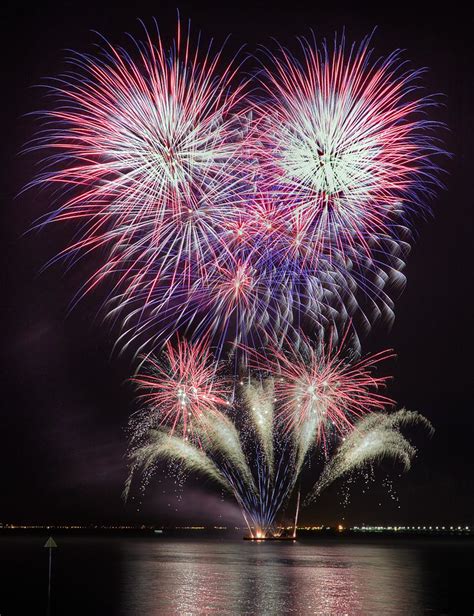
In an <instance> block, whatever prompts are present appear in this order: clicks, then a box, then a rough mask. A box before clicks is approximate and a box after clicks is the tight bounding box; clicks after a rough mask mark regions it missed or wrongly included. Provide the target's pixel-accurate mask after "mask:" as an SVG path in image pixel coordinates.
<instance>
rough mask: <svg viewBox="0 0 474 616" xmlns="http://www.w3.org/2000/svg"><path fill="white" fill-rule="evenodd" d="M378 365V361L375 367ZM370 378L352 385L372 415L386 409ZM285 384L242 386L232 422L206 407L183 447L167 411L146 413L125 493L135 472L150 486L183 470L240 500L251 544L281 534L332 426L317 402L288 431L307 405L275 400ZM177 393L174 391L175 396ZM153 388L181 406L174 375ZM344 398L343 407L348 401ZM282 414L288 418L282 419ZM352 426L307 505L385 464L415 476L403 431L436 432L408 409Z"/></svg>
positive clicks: (358, 372) (138, 420) (139, 419)
mask: <svg viewBox="0 0 474 616" xmlns="http://www.w3.org/2000/svg"><path fill="white" fill-rule="evenodd" d="M369 362H370V360H368V361H367V364H368V363H369ZM375 362H376V359H375V358H372V360H371V363H375ZM337 373H338V368H337V367H334V366H333V367H332V374H333V376H334V377H335V376H336V374H337ZM366 373H367V368H366V366H362V367H357V366H354V367H353V368H352V370H351V374H352V376H351V379H352V381H353V383H355V384H356V386H358V387H359V388H360V391H362V390H363V391H364V398H365V405H366V406H367V409H368V408H370V407H371V406H372V407H377V406H378V405H379V404H380V396H378V395H377V394H376V393H374V392H373V391H371V389H372V388H373V387H374V386H375V384H376V380H374V381H373V383H370V384H369V381H368V380H365V385H361V383H360V381H361V377H362V378H364V377H365V376H366ZM339 375H340V378H341V381H342V380H344V385H341V390H343V389H347V390H348V392H350V391H351V385H350V384H349V380H350V379H349V378H348V374H347V369H345V368H344V367H339ZM280 379H281V377H280V376H278V377H277V378H276V379H275V378H274V377H268V378H267V379H266V380H265V381H252V380H249V381H248V382H245V383H243V384H242V385H240V386H239V391H238V395H237V400H236V401H235V404H234V405H233V408H232V409H230V416H229V413H227V414H224V413H223V412H221V411H215V410H214V409H213V410H208V409H206V408H205V407H204V406H203V410H202V412H201V413H200V414H199V415H197V416H195V417H194V419H193V427H192V429H190V430H189V431H188V434H187V436H186V437H185V438H184V439H183V438H181V437H180V436H177V435H175V434H174V432H175V419H174V418H173V419H170V418H169V415H167V410H166V408H164V407H163V406H161V405H158V406H154V405H153V404H151V406H150V407H149V408H144V409H143V410H142V411H141V412H139V413H138V414H137V415H136V416H135V417H134V418H133V419H132V428H133V432H132V448H131V451H130V460H131V471H130V476H129V478H128V481H127V485H126V492H127V493H128V490H129V489H130V485H131V483H132V479H133V475H134V474H135V473H136V472H138V471H142V472H144V473H145V474H146V476H147V477H148V479H149V477H150V473H152V472H153V471H154V470H155V468H156V466H157V465H158V464H159V463H160V462H168V463H178V464H179V465H180V467H181V468H182V469H184V470H186V471H192V472H195V473H199V474H200V475H201V476H206V477H208V478H209V479H211V480H212V481H214V482H216V483H217V484H218V485H219V486H220V487H223V488H224V489H225V490H226V491H227V492H229V493H230V494H232V495H233V496H234V498H235V500H236V501H237V503H238V504H239V505H240V507H241V510H242V513H243V517H244V520H245V522H246V524H247V526H248V530H249V533H250V537H251V538H265V537H269V536H274V533H275V532H278V531H277V528H276V526H277V524H276V520H277V515H278V513H279V512H280V510H281V508H282V506H283V505H284V504H285V503H286V502H287V500H288V498H289V496H290V495H291V493H292V491H293V489H294V487H295V485H296V483H297V481H298V478H299V476H300V473H301V471H302V469H303V466H304V463H305V461H306V459H307V458H308V457H310V456H311V455H312V454H315V453H316V452H317V451H318V442H319V435H320V433H321V431H322V428H323V427H326V428H327V426H328V424H330V423H332V422H331V419H330V418H329V417H328V413H327V408H328V407H329V406H330V405H329V404H328V402H327V400H326V399H325V398H324V397H321V398H319V397H318V398H315V399H314V400H313V402H312V405H313V409H312V411H311V414H310V415H309V416H308V417H306V418H305V419H304V420H302V422H301V424H298V423H292V424H291V425H290V426H289V427H288V425H287V424H286V423H285V419H284V418H285V417H286V415H287V414H288V412H289V411H288V406H289V404H291V405H292V406H293V413H294V414H297V415H299V414H300V409H299V406H300V404H299V402H298V398H293V400H292V402H291V403H288V401H287V400H284V401H283V403H282V401H281V399H280V398H279V397H278V395H277V394H276V393H275V391H276V389H277V388H276V383H277V382H278V381H280ZM145 382H147V381H146V379H145ZM170 386H171V387H174V388H175V391H174V393H173V392H171V391H170V390H169V388H170ZM147 387H149V385H147ZM154 388H155V389H156V390H157V391H158V392H159V393H160V394H161V392H162V391H166V392H169V394H168V395H169V396H170V398H171V399H172V397H173V396H174V399H176V400H179V399H180V398H181V393H180V392H181V389H180V388H179V386H176V384H175V381H174V379H173V375H172V374H171V373H170V375H169V377H168V379H166V377H164V379H163V380H162V381H160V382H156V383H155V384H154ZM360 391H359V393H360ZM229 398H230V391H229ZM341 398H342V399H344V393H341ZM279 407H283V410H282V411H279V410H278V408H279ZM178 415H180V413H179V412H178ZM150 416H151V417H155V425H152V424H150ZM353 419H354V418H353V417H351V413H350V409H349V410H348V412H347V416H346V420H345V422H344V424H343V427H342V428H341V432H340V434H339V435H338V436H339V438H334V437H335V434H334V433H333V434H332V438H331V443H326V445H327V449H328V450H331V455H327V456H326V458H325V459H326V460H327V461H326V464H325V466H324V468H323V470H322V472H321V475H320V478H319V479H318V481H317V482H316V484H315V485H314V487H313V488H312V490H311V491H310V492H309V494H308V496H307V498H306V502H307V503H310V502H311V501H312V500H314V499H315V498H316V497H317V496H319V494H320V493H321V492H322V491H323V490H324V489H325V488H326V487H327V486H328V485H329V484H331V483H332V482H333V481H335V480H336V479H337V478H339V477H342V476H344V475H346V474H348V473H350V472H353V471H355V470H360V469H362V468H364V467H365V466H366V465H368V464H371V463H373V462H374V461H377V460H379V459H381V458H392V459H394V460H398V461H400V462H401V463H402V464H403V466H404V467H405V469H406V470H408V468H409V467H410V464H411V460H412V458H413V457H414V455H415V453H416V450H415V448H414V447H413V445H411V444H410V442H409V441H408V440H407V439H406V438H405V437H404V436H403V434H402V432H401V428H402V427H403V426H406V425H408V424H410V423H412V424H414V423H421V424H423V425H425V426H426V427H427V428H428V429H429V430H431V429H432V427H431V424H430V423H429V422H428V421H427V420H426V419H425V418H424V417H423V416H421V415H419V414H418V413H414V412H410V411H406V410H404V409H403V410H399V411H396V412H394V413H391V414H385V413H380V412H368V411H367V414H366V415H365V416H363V417H359V418H358V419H356V420H355V421H353Z"/></svg>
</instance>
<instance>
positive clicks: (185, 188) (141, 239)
mask: <svg viewBox="0 0 474 616" xmlns="http://www.w3.org/2000/svg"><path fill="white" fill-rule="evenodd" d="M135 44H136V49H135V53H129V52H128V51H126V50H125V49H123V48H120V47H113V46H112V45H108V46H106V47H104V48H103V49H102V50H101V54H97V55H96V56H89V55H76V56H74V57H73V58H72V60H71V64H72V70H71V71H70V72H69V73H67V74H66V75H64V76H63V77H62V78H61V79H57V80H55V81H54V82H53V84H52V85H51V86H50V87H49V90H50V92H51V93H52V95H53V96H54V97H55V98H56V100H57V105H56V107H55V108H54V109H51V110H48V111H44V112H42V113H41V117H42V118H43V119H44V122H45V123H44V129H43V131H42V132H41V133H40V135H39V137H38V138H37V139H36V140H35V141H34V142H33V143H32V145H31V149H32V150H47V151H48V152H49V153H50V156H49V158H47V159H46V163H47V164H46V170H45V172H44V173H43V174H41V175H40V177H39V178H37V180H36V181H35V184H49V185H53V186H58V185H60V186H61V187H62V191H61V196H62V202H61V203H60V204H59V207H58V208H57V209H56V210H55V211H54V212H52V213H51V214H50V215H49V216H48V217H47V219H46V222H51V221H58V222H59V221H74V222H76V223H80V224H81V229H82V231H81V232H80V235H79V238H78V239H77V240H76V241H75V242H74V243H72V244H71V245H70V246H69V247H68V248H66V249H65V250H64V252H63V253H62V255H60V256H64V255H72V256H75V255H77V254H83V253H86V252H90V251H93V250H96V249H101V248H104V247H106V248H108V258H107V260H106V262H105V263H103V264H102V266H101V267H100V268H99V269H98V270H97V272H96V273H95V275H94V276H93V277H92V278H91V280H90V281H89V282H88V284H86V285H85V288H86V290H87V289H90V288H92V287H93V286H95V285H96V284H97V283H98V282H100V281H101V280H102V279H104V278H105V277H109V276H111V275H113V276H114V281H115V289H116V290H117V292H118V293H119V294H120V296H121V298H122V301H123V300H124V299H125V298H126V297H127V295H130V294H136V293H139V292H140V291H143V289H147V293H149V294H152V292H153V289H154V288H155V287H156V286H159V285H160V284H161V282H162V280H166V281H167V282H166V284H167V285H168V287H169V288H170V289H172V288H173V285H175V284H176V282H175V281H176V279H179V280H180V281H183V280H187V281H188V283H189V284H191V282H190V281H191V279H194V278H196V277H200V278H204V277H205V276H206V266H207V263H209V262H212V261H213V260H215V258H216V255H218V254H220V253H221V251H225V250H227V248H226V245H225V241H224V239H225V238H223V237H222V235H221V229H222V228H223V226H224V225H228V224H230V223H231V221H232V220H233V219H234V218H236V217H238V216H239V213H240V206H239V203H240V202H241V201H242V199H241V195H240V193H241V191H242V190H243V184H244V182H243V181H242V179H241V176H242V170H241V167H242V152H243V149H244V143H245V139H246V136H247V133H248V131H247V129H246V126H247V124H248V121H247V116H246V115H245V109H244V107H245V105H243V104H242V103H243V96H244V90H245V84H244V83H243V82H240V83H237V84H236V85H235V87H234V82H235V81H236V79H235V76H236V72H237V70H238V65H236V63H234V62H231V63H230V64H227V65H226V64H224V65H223V66H222V62H221V58H220V56H221V53H220V52H219V51H217V52H215V51H213V50H212V49H211V46H209V47H208V48H207V50H206V49H204V50H203V51H202V50H201V49H200V48H199V46H197V47H196V48H193V46H192V44H191V41H190V37H189V34H188V35H187V36H186V37H183V36H182V33H181V26H180V24H179V23H178V31H177V36H176V40H175V41H174V44H173V46H172V47H171V49H169V50H168V49H166V48H165V47H164V46H163V43H162V40H161V38H160V37H159V35H156V36H154V37H152V36H151V35H150V34H149V33H148V32H146V41H145V42H143V43H142V42H139V41H136V43H135ZM220 69H221V70H220Z"/></svg>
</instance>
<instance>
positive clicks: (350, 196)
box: [254, 37, 440, 258]
mask: <svg viewBox="0 0 474 616" xmlns="http://www.w3.org/2000/svg"><path fill="white" fill-rule="evenodd" d="M369 45H370V37H368V38H366V39H364V40H363V41H362V43H361V44H360V46H359V47H358V48H357V47H356V46H354V45H352V46H351V47H349V48H348V47H346V45H345V41H344V38H342V40H341V41H340V42H337V40H336V41H335V43H334V47H333V48H330V47H329V46H328V45H327V44H326V43H324V44H323V45H322V46H319V45H318V44H317V43H316V40H315V39H313V40H312V41H308V40H306V39H301V49H302V59H301V60H300V59H298V58H297V57H296V56H293V55H291V54H290V53H289V52H288V51H287V50H286V49H285V48H283V47H281V48H280V53H279V55H277V56H273V55H271V54H268V55H269V59H268V62H266V63H265V67H264V70H263V71H262V78H261V84H262V87H263V88H264V90H265V93H266V96H265V97H264V98H263V100H262V102H261V103H258V102H257V103H256V105H255V115H256V122H255V125H254V126H255V131H256V135H255V140H254V143H255V144H256V146H257V153H256V155H257V157H258V159H259V162H260V186H261V189H262V190H263V191H265V192H267V193H268V194H269V195H270V196H271V198H273V199H274V200H276V201H278V203H280V204H281V207H282V209H284V211H285V217H286V219H287V224H288V226H289V227H290V228H291V229H293V232H294V233H295V234H298V236H299V237H300V238H306V240H307V241H309V242H310V243H311V245H312V247H313V248H312V255H313V258H314V257H318V255H319V253H320V251H321V250H322V249H323V248H326V250H336V249H337V250H339V251H342V252H345V251H346V250H347V247H348V246H353V245H359V246H361V247H364V248H365V249H366V251H367V252H369V246H368V244H367V236H368V235H376V236H379V235H381V234H382V235H383V234H387V233H388V234H389V235H391V234H392V232H393V230H392V225H393V223H394V221H396V220H397V214H398V213H399V212H400V210H402V211H404V212H405V213H406V212H407V211H410V210H417V209H419V208H420V207H423V206H424V205H425V203H424V201H425V198H426V197H427V196H430V195H431V193H432V191H433V188H434V187H435V186H436V185H437V183H438V182H437V179H436V172H437V165H436V164H435V162H434V158H435V156H436V155H437V154H438V153H439V152H440V149H439V147H438V145H437V142H436V140H435V139H434V138H433V136H432V129H433V127H434V126H435V124H434V123H433V122H430V121H428V120H427V119H426V118H425V117H424V114H423V112H424V111H425V109H426V108H427V107H428V106H429V105H432V104H433V99H431V98H428V97H423V96H421V95H420V94H419V93H417V90H418V81H419V76H420V74H421V71H412V70H409V69H408V68H407V66H406V63H405V62H403V61H402V60H401V59H400V54H399V52H394V53H392V54H391V55H389V56H388V57H387V58H382V59H378V60H374V59H373V57H372V56H373V54H372V51H371V50H370V48H369Z"/></svg>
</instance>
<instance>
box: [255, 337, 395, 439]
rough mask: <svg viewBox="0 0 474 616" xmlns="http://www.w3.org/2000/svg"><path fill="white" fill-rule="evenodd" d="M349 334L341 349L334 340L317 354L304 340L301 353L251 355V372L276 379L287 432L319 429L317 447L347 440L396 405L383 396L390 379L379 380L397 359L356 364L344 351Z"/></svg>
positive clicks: (292, 349) (378, 358)
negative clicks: (380, 371) (385, 364)
mask: <svg viewBox="0 0 474 616" xmlns="http://www.w3.org/2000/svg"><path fill="white" fill-rule="evenodd" d="M347 333H348V332H346V336H345V337H344V338H343V339H342V341H341V343H340V344H338V345H337V346H336V345H334V344H333V341H332V338H331V339H330V340H329V342H328V344H327V345H320V346H319V347H317V348H315V347H314V346H313V345H312V344H311V343H310V341H309V340H308V339H307V338H306V337H304V336H302V337H301V345H300V346H299V347H296V346H295V345H291V344H287V345H286V348H287V349H288V351H287V352H285V351H282V350H280V348H278V347H274V348H270V349H269V350H268V351H267V352H266V354H265V356H263V355H261V354H259V353H257V352H256V351H252V350H250V349H248V350H247V352H248V355H249V358H250V361H249V365H250V366H251V367H253V368H256V369H259V370H261V369H264V370H265V371H269V372H270V373H271V374H272V375H273V377H274V379H275V396H276V400H277V404H278V416H279V418H280V419H281V421H282V423H283V425H284V427H285V428H286V429H287V430H296V431H297V432H300V431H301V430H302V429H303V428H304V427H305V426H308V425H313V426H314V428H313V430H314V434H315V437H316V439H317V441H322V442H323V443H325V442H326V438H327V433H329V432H334V431H336V432H337V433H338V434H340V435H344V434H345V433H346V432H347V431H348V429H350V428H352V426H353V423H354V421H356V420H357V419H358V418H360V417H361V416H363V415H365V414H366V413H369V412H372V411H376V410H380V409H383V408H385V407H387V406H389V405H391V404H393V401H392V400H391V399H390V398H388V397H386V396H384V395H381V394H379V393H378V390H379V389H380V388H381V387H384V386H385V384H386V382H387V380H388V379H389V377H386V376H374V375H373V370H374V368H376V367H377V366H378V364H380V362H382V361H384V360H386V359H388V358H390V357H393V353H392V352H391V351H388V350H386V351H382V352H380V353H377V354H374V355H369V356H367V357H364V358H362V359H359V360H353V361H351V360H350V359H349V358H348V357H347V355H346V354H345V353H344V351H343V349H344V347H345V339H346V337H347Z"/></svg>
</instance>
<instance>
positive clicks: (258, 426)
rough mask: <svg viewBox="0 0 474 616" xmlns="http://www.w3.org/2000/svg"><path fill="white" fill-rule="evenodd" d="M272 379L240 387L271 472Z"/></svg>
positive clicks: (272, 454)
mask: <svg viewBox="0 0 474 616" xmlns="http://www.w3.org/2000/svg"><path fill="white" fill-rule="evenodd" d="M274 390H275V386H274V382H273V379H267V380H266V381H264V382H262V383H252V382H250V383H248V384H247V385H245V386H244V387H242V392H243V399H244V402H245V404H246V407H247V409H248V412H249V414H250V416H251V418H252V424H253V427H254V429H255V431H256V433H257V435H258V438H259V440H260V443H261V445H262V449H263V452H264V455H265V459H266V462H267V464H268V466H269V468H270V471H271V473H272V474H273V463H274V449H273V437H274V435H273V424H274V421H273V410H274V398H275V393H274Z"/></svg>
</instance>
